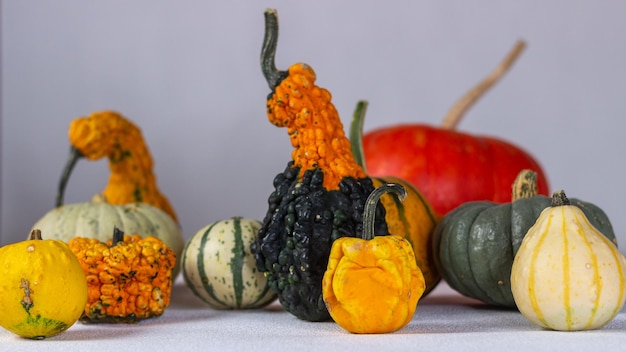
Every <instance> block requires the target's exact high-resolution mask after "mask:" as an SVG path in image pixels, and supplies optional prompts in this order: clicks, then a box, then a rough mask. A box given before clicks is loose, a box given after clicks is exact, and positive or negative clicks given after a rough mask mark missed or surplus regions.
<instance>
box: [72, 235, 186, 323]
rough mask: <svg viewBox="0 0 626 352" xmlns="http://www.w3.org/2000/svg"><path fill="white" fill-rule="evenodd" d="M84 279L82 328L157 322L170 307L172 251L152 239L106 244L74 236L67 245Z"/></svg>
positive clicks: (127, 238) (117, 240)
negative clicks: (84, 296) (84, 325)
mask: <svg viewBox="0 0 626 352" xmlns="http://www.w3.org/2000/svg"><path fill="white" fill-rule="evenodd" d="M68 246H69V248H70V250H71V251H72V252H73V253H74V254H75V255H76V257H77V258H78V261H79V262H80V264H81V266H82V269H83V271H84V273H85V276H86V278H87V287H88V298H87V303H86V304H85V307H84V308H85V309H84V312H83V314H82V316H81V317H80V321H81V322H85V323H136V322H138V321H140V320H143V319H148V318H153V317H158V316H160V315H162V314H163V312H164V311H165V309H166V308H167V307H168V306H169V304H170V296H171V292H172V272H173V269H174V265H175V263H176V255H175V254H174V251H173V250H172V249H171V248H170V247H168V246H167V245H166V244H165V243H164V242H163V241H161V240H160V239H158V238H156V237H153V236H146V237H141V236H139V235H136V234H134V235H124V232H122V231H121V230H119V229H118V228H115V230H114V232H113V237H112V239H111V240H109V241H108V242H106V243H105V242H101V241H99V240H97V239H94V238H86V237H75V238H73V239H71V240H70V241H69V243H68Z"/></svg>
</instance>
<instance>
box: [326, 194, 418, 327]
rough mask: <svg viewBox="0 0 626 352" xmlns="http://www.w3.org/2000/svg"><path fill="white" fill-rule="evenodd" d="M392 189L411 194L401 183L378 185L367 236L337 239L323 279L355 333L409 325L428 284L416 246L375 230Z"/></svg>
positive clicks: (339, 319)
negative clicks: (378, 210) (380, 205)
mask: <svg viewBox="0 0 626 352" xmlns="http://www.w3.org/2000/svg"><path fill="white" fill-rule="evenodd" d="M388 191H393V192H396V193H397V194H400V195H401V198H404V197H405V196H406V191H405V190H404V187H402V186H401V185H398V184H385V185H382V186H380V187H378V188H376V189H375V190H374V191H373V192H372V193H371V195H370V196H369V198H368V200H367V203H366V207H365V215H364V220H363V226H364V229H363V239H360V238H354V237H341V238H339V239H337V240H335V242H334V243H333V246H332V248H331V252H330V257H329V260H328V268H327V270H326V272H325V273H324V277H323V279H322V296H323V298H324V304H325V305H326V308H327V309H328V312H329V313H330V316H331V317H332V318H333V320H334V321H335V322H336V323H337V324H338V325H339V326H341V327H342V328H344V329H345V330H347V331H349V332H352V333H359V334H375V333H387V332H393V331H396V330H399V329H401V328H403V327H404V326H405V325H406V324H408V323H409V322H410V321H411V319H412V318H413V314H414V313H415V309H416V307H417V302H418V300H419V299H420V297H421V296H422V294H423V293H424V290H425V288H426V284H425V281H424V276H423V275H422V272H421V271H420V269H419V268H418V266H417V263H416V261H415V255H414V253H413V248H412V246H411V244H410V243H409V242H408V241H407V240H406V239H405V238H404V236H403V235H402V234H390V235H388V236H376V237H374V235H373V233H374V230H373V227H374V214H375V209H376V203H377V202H378V199H379V198H380V196H381V195H382V194H384V193H385V192H388Z"/></svg>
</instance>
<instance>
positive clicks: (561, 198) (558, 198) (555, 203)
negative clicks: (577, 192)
mask: <svg viewBox="0 0 626 352" xmlns="http://www.w3.org/2000/svg"><path fill="white" fill-rule="evenodd" d="M563 205H570V202H569V199H567V196H566V195H565V192H564V191H563V190H562V189H561V190H558V191H556V192H554V193H553V194H552V204H550V206H552V207H560V206H563Z"/></svg>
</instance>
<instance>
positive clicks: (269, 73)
mask: <svg viewBox="0 0 626 352" xmlns="http://www.w3.org/2000/svg"><path fill="white" fill-rule="evenodd" d="M277 43H278V13H277V12H276V10H275V9H267V10H265V38H263V47H262V48H261V70H262V71H263V76H265V80H266V81H267V84H268V85H269V86H270V89H271V90H272V91H274V89H275V88H276V87H277V86H278V85H279V84H280V82H281V81H282V80H283V79H285V77H287V75H288V74H289V72H287V71H279V70H277V69H276V63H275V60H274V59H275V57H276V45H277Z"/></svg>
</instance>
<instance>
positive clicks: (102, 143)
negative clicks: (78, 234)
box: [69, 111, 177, 220]
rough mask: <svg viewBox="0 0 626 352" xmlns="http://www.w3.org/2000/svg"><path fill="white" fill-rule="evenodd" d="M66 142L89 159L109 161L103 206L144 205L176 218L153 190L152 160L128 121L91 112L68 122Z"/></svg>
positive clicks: (166, 201) (118, 115)
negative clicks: (105, 203)
mask: <svg viewBox="0 0 626 352" xmlns="http://www.w3.org/2000/svg"><path fill="white" fill-rule="evenodd" d="M69 140H70V143H71V144H72V146H73V147H74V148H76V149H77V150H78V151H79V152H80V153H81V154H82V156H84V157H86V158H88V159H90V160H97V159H100V158H103V157H107V158H108V159H109V169H110V170H111V175H110V176H109V181H108V184H107V186H106V188H105V189H104V190H103V191H102V196H103V197H104V200H105V201H106V202H107V203H110V204H115V205H121V204H128V203H134V202H141V203H146V204H149V205H152V206H155V207H158V208H160V209H161V210H163V211H165V212H166V213H168V214H169V215H170V216H172V218H173V219H174V220H176V219H177V217H176V214H175V212H174V209H173V208H172V206H171V205H170V203H169V201H168V200H167V198H166V197H165V196H164V195H163V194H161V192H160V191H159V189H158V187H157V184H156V177H155V175H154V173H153V171H152V169H153V161H152V157H151V155H150V151H149V150H148V147H147V145H146V143H145V142H144V139H143V136H142V134H141V130H140V129H139V128H138V127H137V126H136V125H135V124H133V123H132V122H131V121H129V120H127V119H126V118H124V116H122V115H120V114H119V113H116V112H113V111H101V112H95V113H92V114H90V115H89V116H88V117H79V118H77V119H75V120H74V121H72V122H71V124H70V128H69Z"/></svg>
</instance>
